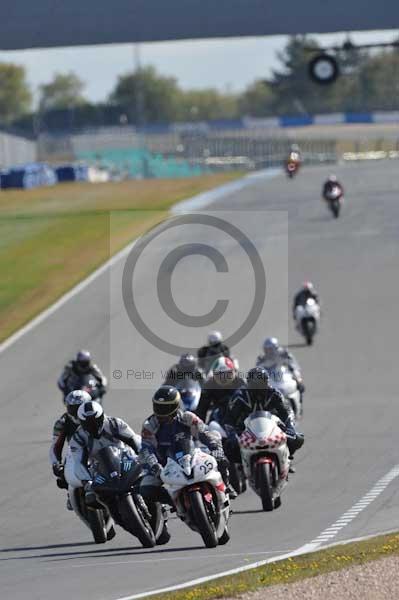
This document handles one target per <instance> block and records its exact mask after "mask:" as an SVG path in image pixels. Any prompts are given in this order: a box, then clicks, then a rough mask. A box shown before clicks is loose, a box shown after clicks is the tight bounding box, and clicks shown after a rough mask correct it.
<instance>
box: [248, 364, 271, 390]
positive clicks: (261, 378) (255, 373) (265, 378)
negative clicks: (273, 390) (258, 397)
mask: <svg viewBox="0 0 399 600" xmlns="http://www.w3.org/2000/svg"><path fill="white" fill-rule="evenodd" d="M247 385H248V389H250V390H254V391H265V390H267V388H268V387H269V373H268V372H267V370H266V369H265V368H264V367H254V368H253V369H250V370H249V371H248V373H247Z"/></svg>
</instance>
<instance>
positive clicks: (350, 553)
mask: <svg viewBox="0 0 399 600" xmlns="http://www.w3.org/2000/svg"><path fill="white" fill-rule="evenodd" d="M397 554H399V534H398V533H392V534H388V535H382V536H379V537H374V538H370V539H368V540H363V541H360V542H352V543H350V544H342V545H337V546H334V547H332V548H328V549H326V550H320V551H318V552H314V553H311V554H304V555H302V556H297V557H292V558H288V559H286V560H281V561H277V562H273V563H269V564H267V565H265V566H263V567H258V568H257V569H252V570H248V571H244V572H243V573H239V574H238V575H233V576H231V577H221V578H220V579H215V580H213V581H210V582H209V583H204V584H203V585H200V586H196V587H191V588H187V589H183V590H180V591H175V592H170V593H166V594H160V595H154V596H152V598H153V600H215V599H216V598H235V597H237V596H239V597H241V595H242V594H247V593H248V592H252V591H255V590H263V592H264V597H265V598H267V592H268V590H267V588H268V587H269V586H271V585H278V584H289V583H292V582H294V581H299V580H301V579H306V578H309V577H315V576H316V575H322V574H323V573H330V572H331V571H340V570H341V569H346V568H348V567H352V566H355V565H360V564H363V563H365V562H369V561H372V560H378V559H380V558H384V557H387V556H392V555H397ZM245 597H246V596H245ZM291 597H292V596H291V594H290V588H289V587H288V586H287V598H291ZM248 598H249V597H248ZM337 600H339V596H337Z"/></svg>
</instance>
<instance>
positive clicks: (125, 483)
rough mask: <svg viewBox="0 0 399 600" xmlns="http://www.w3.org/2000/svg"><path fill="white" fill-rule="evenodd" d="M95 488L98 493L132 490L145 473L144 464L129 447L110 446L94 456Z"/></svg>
mask: <svg viewBox="0 0 399 600" xmlns="http://www.w3.org/2000/svg"><path fill="white" fill-rule="evenodd" d="M90 470H91V472H92V474H93V489H94V490H95V492H96V493H98V494H100V495H101V494H107V493H111V494H114V495H119V494H124V493H128V492H130V491H131V489H132V487H133V486H134V485H135V483H136V482H137V480H138V479H139V478H140V477H141V475H142V474H143V469H142V465H141V464H140V463H139V462H138V459H137V457H136V456H135V455H134V454H133V452H132V451H129V450H128V449H127V448H118V447H117V446H108V447H106V448H102V449H101V450H100V451H99V452H97V454H96V455H95V456H94V457H93V459H92V461H91V468H90Z"/></svg>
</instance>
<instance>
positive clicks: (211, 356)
mask: <svg viewBox="0 0 399 600" xmlns="http://www.w3.org/2000/svg"><path fill="white" fill-rule="evenodd" d="M220 356H228V357H229V358H231V357H230V348H229V347H228V346H226V344H224V343H223V337H222V334H221V333H220V331H211V332H210V333H209V335H208V345H206V346H202V348H200V349H199V350H198V365H199V367H200V368H201V369H203V370H204V371H205V372H206V373H208V371H209V369H210V367H211V365H212V363H213V362H214V361H215V359H216V358H219V357H220Z"/></svg>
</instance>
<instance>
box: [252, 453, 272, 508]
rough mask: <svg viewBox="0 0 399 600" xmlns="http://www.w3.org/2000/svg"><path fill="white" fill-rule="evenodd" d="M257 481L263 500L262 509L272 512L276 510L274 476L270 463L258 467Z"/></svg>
mask: <svg viewBox="0 0 399 600" xmlns="http://www.w3.org/2000/svg"><path fill="white" fill-rule="evenodd" d="M256 479H257V484H258V489H259V494H260V498H261V500H262V508H263V510H265V511H271V510H273V508H274V502H273V489H272V474H271V469H270V464H269V463H259V464H258V465H257V467H256Z"/></svg>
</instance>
